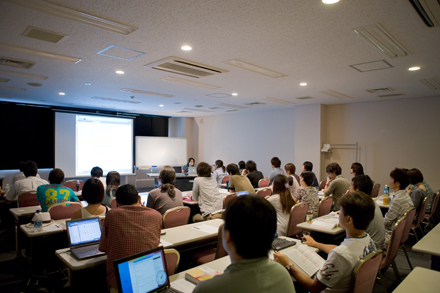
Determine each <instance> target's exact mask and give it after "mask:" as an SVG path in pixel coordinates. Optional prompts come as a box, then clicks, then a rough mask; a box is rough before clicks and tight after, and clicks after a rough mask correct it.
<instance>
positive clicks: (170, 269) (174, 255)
mask: <svg viewBox="0 0 440 293" xmlns="http://www.w3.org/2000/svg"><path fill="white" fill-rule="evenodd" d="M164 253H165V262H166V265H167V273H168V276H171V275H174V274H175V273H176V270H177V267H178V266H179V261H180V253H179V252H178V251H177V250H175V249H174V248H169V249H164Z"/></svg>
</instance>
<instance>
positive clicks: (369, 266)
mask: <svg viewBox="0 0 440 293" xmlns="http://www.w3.org/2000/svg"><path fill="white" fill-rule="evenodd" d="M381 261H382V250H376V251H373V252H371V253H370V254H368V255H366V256H365V257H363V258H362V259H360V260H359V261H358V263H357V264H356V266H355V267H354V270H353V278H354V280H355V281H354V288H353V291H352V292H356V293H370V292H373V288H374V284H375V283H376V277H377V272H378V271H379V267H380V263H381Z"/></svg>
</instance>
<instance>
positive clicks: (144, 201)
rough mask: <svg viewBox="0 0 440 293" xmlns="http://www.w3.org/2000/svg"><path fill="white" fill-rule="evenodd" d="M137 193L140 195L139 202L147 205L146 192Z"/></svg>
mask: <svg viewBox="0 0 440 293" xmlns="http://www.w3.org/2000/svg"><path fill="white" fill-rule="evenodd" d="M139 195H140V196H141V203H142V204H143V205H144V206H147V203H148V192H146V193H140V194H139Z"/></svg>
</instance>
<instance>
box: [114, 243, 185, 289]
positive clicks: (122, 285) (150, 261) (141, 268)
mask: <svg viewBox="0 0 440 293" xmlns="http://www.w3.org/2000/svg"><path fill="white" fill-rule="evenodd" d="M113 264H114V266H115V274H116V282H117V283H118V290H119V292H122V293H128V292H133V293H138V292H142V293H144V292H145V293H148V292H167V291H168V292H179V291H176V290H173V289H171V287H170V280H169V278H168V274H167V266H166V262H165V254H164V251H163V247H162V246H159V247H157V248H154V249H151V250H148V251H144V252H141V253H138V254H135V255H131V256H128V257H124V258H121V259H117V260H115V261H114V262H113Z"/></svg>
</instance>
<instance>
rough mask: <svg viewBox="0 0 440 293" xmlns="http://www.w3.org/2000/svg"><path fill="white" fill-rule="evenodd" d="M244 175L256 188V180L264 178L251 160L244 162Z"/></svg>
mask: <svg viewBox="0 0 440 293" xmlns="http://www.w3.org/2000/svg"><path fill="white" fill-rule="evenodd" d="M246 177H247V178H248V179H249V181H250V182H251V184H252V186H253V187H254V188H258V182H259V181H260V180H261V179H263V178H264V176H263V173H261V172H260V171H257V164H255V162H254V161H251V160H249V161H247V162H246Z"/></svg>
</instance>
